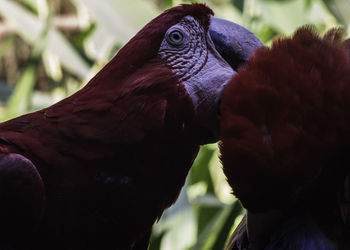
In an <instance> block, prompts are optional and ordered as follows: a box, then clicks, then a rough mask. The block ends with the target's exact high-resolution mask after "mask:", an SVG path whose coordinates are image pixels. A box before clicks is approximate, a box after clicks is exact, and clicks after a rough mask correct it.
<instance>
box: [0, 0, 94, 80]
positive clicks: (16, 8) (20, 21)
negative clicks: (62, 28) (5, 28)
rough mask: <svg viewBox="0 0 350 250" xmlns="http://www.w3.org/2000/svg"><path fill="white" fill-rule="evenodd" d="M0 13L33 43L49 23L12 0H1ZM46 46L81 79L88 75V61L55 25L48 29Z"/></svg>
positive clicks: (21, 34)
mask: <svg viewBox="0 0 350 250" xmlns="http://www.w3.org/2000/svg"><path fill="white" fill-rule="evenodd" d="M0 15H1V16H2V17H3V18H4V19H5V20H6V22H7V23H8V24H9V25H11V26H12V27H13V28H14V29H15V30H16V31H17V32H18V34H19V35H20V36H22V37H23V38H24V39H25V40H26V41H28V42H29V43H30V44H32V45H34V44H35V43H37V42H38V41H39V39H40V34H41V32H42V31H43V30H44V29H45V26H46V25H47V24H46V23H45V21H42V20H40V19H38V18H37V17H36V16H34V15H33V14H32V13H30V12H29V11H28V10H26V9H25V8H23V7H22V6H20V5H19V4H17V3H16V2H14V1H10V0H0ZM46 48H47V49H48V50H49V51H50V52H51V53H53V54H55V55H56V56H57V57H58V58H59V60H60V61H61V63H62V65H63V66H64V67H65V68H66V69H67V70H69V71H70V72H72V73H73V74H75V75H76V76H78V77H79V78H81V79H83V78H85V77H86V75H87V74H88V72H89V67H88V65H87V63H86V62H85V61H84V60H83V59H82V58H81V56H80V55H79V54H78V53H77V52H76V51H75V50H74V48H73V47H72V45H71V44H70V43H69V42H68V41H67V40H66V39H65V38H64V36H63V35H62V34H61V33H60V32H59V31H57V30H56V29H55V28H53V27H50V28H49V30H48V37H47V47H46Z"/></svg>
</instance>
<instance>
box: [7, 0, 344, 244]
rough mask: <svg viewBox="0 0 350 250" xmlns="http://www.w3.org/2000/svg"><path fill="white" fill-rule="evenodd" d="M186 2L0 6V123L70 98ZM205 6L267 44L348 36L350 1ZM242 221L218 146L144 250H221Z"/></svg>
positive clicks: (43, 1)
mask: <svg viewBox="0 0 350 250" xmlns="http://www.w3.org/2000/svg"><path fill="white" fill-rule="evenodd" d="M185 2H195V1H185V0H133V1H129V0H99V1H96V0H59V1H58V0H56V1H54V0H16V1H15V0H0V121H5V120H7V119H10V118H12V117H15V116H18V115H21V114H23V113H27V112H30V111H34V110H38V109H41V108H43V107H46V106H48V105H51V104H53V103H54V102H57V101H58V100H61V99H62V98H65V97H67V96H68V95H70V94H72V93H74V92H75V91H77V90H78V89H79V88H81V87H82V86H83V85H84V84H85V83H86V82H87V81H88V80H89V79H90V78H91V77H92V76H93V75H94V74H95V73H96V72H97V71H98V70H99V69H100V68H101V67H102V66H103V65H104V64H105V63H106V62H107V61H108V60H109V59H111V57H113V55H114V54H115V53H116V52H117V51H118V49H119V48H121V46H122V45H123V44H125V43H126V42H127V41H128V40H129V39H130V38H131V37H132V36H133V35H134V34H135V33H136V32H137V31H138V30H139V29H140V28H142V27H143V26H144V25H145V24H146V23H147V22H148V21H149V20H151V19H152V18H153V17H155V16H157V15H158V14H160V13H161V12H162V11H163V10H164V9H166V8H169V7H172V6H175V5H178V4H181V3H185ZM202 2H203V1H202ZM204 2H205V3H206V4H207V5H208V6H209V7H211V8H212V9H213V10H214V12H215V14H216V16H218V17H221V18H225V19H228V20H231V21H234V22H236V23H239V24H241V25H243V26H245V27H247V28H248V29H250V30H251V31H253V32H254V33H255V34H257V36H258V37H259V38H260V39H261V40H262V41H263V42H264V43H266V44H269V43H270V42H271V40H272V39H273V38H274V37H276V36H279V35H285V34H287V35H289V34H291V33H292V32H293V31H294V30H295V29H296V28H297V27H299V26H301V25H305V24H312V25H314V26H315V27H316V28H317V29H318V30H319V31H320V32H324V31H325V30H327V29H329V28H331V27H334V26H339V25H342V26H344V27H345V29H346V30H349V23H350V1H348V0H323V1H322V0H246V1H243V0H210V1H204ZM160 188H161V187H160ZM252 188H253V187H252ZM243 213H244V211H243V210H242V207H241V206H240V203H239V202H238V201H237V200H236V199H235V198H234V197H233V196H232V195H231V190H230V187H229V186H228V185H227V183H226V180H225V177H224V175H223V173H222V169H221V164H220V161H219V160H218V149H217V145H216V144H212V145H207V146H203V147H202V148H201V151H200V153H199V155H198V157H197V159H196V160H195V163H194V165H193V167H192V169H191V171H190V173H189V176H188V178H187V181H186V185H185V187H184V188H183V190H182V192H181V194H180V196H179V199H178V201H177V202H176V203H175V204H174V205H173V206H172V207H171V208H169V209H168V210H167V211H166V212H165V213H164V214H163V216H162V218H161V219H160V220H159V222H158V223H156V224H155V225H154V230H153V234H152V238H151V245H150V250H153V249H167V250H182V249H191V250H199V249H213V250H216V249H223V246H224V245H225V242H226V240H227V238H228V236H229V234H230V233H231V232H232V231H233V230H234V228H235V226H236V225H237V224H238V222H239V221H240V219H241V218H242V214H243Z"/></svg>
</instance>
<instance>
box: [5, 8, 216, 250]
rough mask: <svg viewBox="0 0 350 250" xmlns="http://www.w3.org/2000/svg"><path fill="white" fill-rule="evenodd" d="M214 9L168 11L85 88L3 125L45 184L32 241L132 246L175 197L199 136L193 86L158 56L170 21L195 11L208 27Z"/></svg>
mask: <svg viewBox="0 0 350 250" xmlns="http://www.w3.org/2000/svg"><path fill="white" fill-rule="evenodd" d="M210 14H212V11H211V10H210V9H208V8H207V7H205V6H204V5H201V4H193V5H182V6H179V7H175V8H173V9H170V10H168V11H166V12H165V13H163V14H162V15H160V16H159V17H157V18H155V19H154V20H153V21H151V22H150V23H149V24H148V25H146V26H145V28H144V29H142V30H141V31H140V32H139V33H138V34H137V35H136V36H135V37H134V38H133V39H131V40H130V42H129V43H128V44H127V45H126V46H125V47H123V48H122V49H121V50H120V51H119V53H118V54H117V55H116V56H115V58H114V59H113V60H112V61H111V62H110V63H108V64H107V65H106V66H105V67H104V68H103V69H102V70H101V71H100V72H99V73H98V74H97V75H96V76H95V77H94V78H93V79H92V80H91V81H90V82H89V83H88V84H87V86H86V87H84V88H83V89H82V90H80V91H79V92H77V93H76V94H74V95H72V96H71V97H69V98H67V99H65V100H63V101H61V102H59V103H57V104H55V105H53V106H51V107H49V108H46V109H43V110H41V111H38V112H35V113H31V114H28V115H24V116H21V117H19V118H16V119H13V120H10V121H7V122H5V123H3V124H1V125H0V138H3V140H2V141H1V142H3V141H6V143H4V146H5V147H6V148H7V149H8V150H9V151H10V152H12V153H19V154H21V155H23V156H25V157H26V158H28V159H30V160H31V161H32V162H33V163H34V165H35V166H36V168H37V169H38V171H39V173H40V175H41V177H42V179H43V182H44V184H45V191H46V197H47V198H46V204H45V212H44V214H43V220H42V221H41V222H40V224H39V226H38V231H37V233H36V234H35V235H31V238H32V240H33V245H32V246H30V245H29V244H28V245H26V247H27V249H29V248H30V249H37V250H40V249H50V250H54V249H60V250H62V249H65V250H69V249H75V250H77V249H101V250H102V249H129V248H130V247H131V246H132V244H133V242H135V241H136V240H137V239H138V238H140V237H143V236H144V235H145V234H147V233H148V232H149V230H150V229H151V227H152V224H153V223H154V221H155V220H156V218H159V217H160V216H161V214H162V212H163V210H164V209H165V208H167V207H169V206H170V205H171V204H172V203H173V202H174V201H175V200H176V198H177V195H178V193H179V191H180V189H181V187H182V186H183V184H184V181H185V177H186V175H187V172H188V170H189V168H190V166H191V164H192V161H193V159H194V157H195V156H196V154H197V152H198V145H199V143H198V138H199V137H200V134H199V132H198V131H197V130H196V129H195V124H194V123H195V121H194V110H193V104H192V100H191V98H190V97H189V95H188V94H187V92H186V90H185V87H184V85H183V84H181V83H180V82H179V81H178V80H177V78H176V76H175V75H174V74H173V73H172V71H171V70H170V69H168V68H167V67H166V66H165V65H164V64H163V63H162V62H161V60H160V58H158V57H157V56H156V55H157V51H158V49H159V45H160V42H161V40H162V39H163V35H164V33H165V32H166V30H167V29H168V28H169V27H170V26H172V25H174V24H175V23H177V22H178V21H179V20H180V19H182V18H183V17H184V16H187V15H192V16H194V17H196V18H197V19H198V20H199V21H200V22H201V23H202V24H203V25H205V27H206V28H208V25H209V15H210ZM1 144H2V143H1ZM1 164H2V163H1ZM18 226H20V225H18Z"/></svg>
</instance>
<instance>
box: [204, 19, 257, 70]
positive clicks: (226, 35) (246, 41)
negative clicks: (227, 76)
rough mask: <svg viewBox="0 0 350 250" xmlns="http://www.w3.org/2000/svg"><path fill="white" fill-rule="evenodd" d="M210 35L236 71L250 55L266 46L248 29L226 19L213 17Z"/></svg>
mask: <svg viewBox="0 0 350 250" xmlns="http://www.w3.org/2000/svg"><path fill="white" fill-rule="evenodd" d="M209 34H210V37H211V39H212V40H213V42H214V44H215V48H216V50H217V51H218V52H219V53H220V55H221V56H222V57H223V58H224V59H225V60H226V61H227V62H228V63H229V64H230V65H231V67H232V68H233V69H234V70H235V71H236V70H237V68H238V67H239V66H240V65H241V64H242V63H244V62H246V61H248V58H249V55H250V54H251V53H252V52H253V51H254V50H255V49H256V48H259V47H261V46H263V45H264V44H263V43H262V42H261V41H260V40H259V38H257V37H256V36H255V35H254V34H253V33H252V32H250V31H249V30H247V29H246V28H244V27H242V26H240V25H238V24H235V23H232V22H229V21H227V20H224V19H220V18H215V17H213V16H212V17H211V21H210V26H209Z"/></svg>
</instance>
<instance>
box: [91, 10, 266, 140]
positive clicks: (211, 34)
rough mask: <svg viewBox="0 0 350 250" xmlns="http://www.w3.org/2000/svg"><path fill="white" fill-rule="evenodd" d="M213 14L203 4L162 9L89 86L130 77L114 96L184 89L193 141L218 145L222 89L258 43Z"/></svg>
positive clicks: (236, 27) (243, 30) (256, 39)
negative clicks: (162, 85)
mask: <svg viewBox="0 0 350 250" xmlns="http://www.w3.org/2000/svg"><path fill="white" fill-rule="evenodd" d="M213 15H214V13H213V12H212V10H211V9H209V8H208V7H206V6H205V5H203V4H184V5H181V6H177V7H174V8H171V9H169V10H167V11H165V12H164V13H163V14H161V15H160V16H158V17H156V18H155V19H153V20H152V21H151V22H150V23H148V24H147V25H146V26H145V27H144V28H143V29H142V30H140V31H139V32H138V33H137V34H136V35H135V36H134V37H133V38H132V39H131V40H130V41H129V42H128V43H127V44H126V45H125V46H124V47H123V48H122V49H121V50H120V51H119V52H118V54H117V55H116V56H115V57H114V58H113V59H112V61H111V62H110V63H109V64H108V65H107V66H106V67H105V68H104V69H103V70H102V71H100V72H99V73H98V74H97V75H96V76H95V79H93V80H92V81H91V82H90V85H94V83H97V82H98V84H99V85H101V82H105V83H106V82H112V81H113V79H125V78H130V77H129V76H131V75H132V79H131V80H130V81H127V82H128V85H125V86H121V85H123V83H119V85H118V91H119V90H122V92H123V93H116V94H117V95H118V96H120V95H127V94H128V93H131V92H132V91H135V90H146V89H148V90H149V89H151V88H156V87H155V85H156V82H158V83H159V82H162V81H163V82H167V84H169V85H170V84H178V85H182V86H183V87H184V88H185V91H186V93H187V95H188V96H189V97H190V99H191V102H192V106H193V112H194V119H193V123H192V124H191V126H192V131H193V134H197V136H196V138H197V142H198V143H199V144H206V143H211V142H215V141H217V139H218V134H219V133H218V131H219V120H218V117H217V114H218V111H219V102H220V99H221V97H222V94H223V90H224V88H225V86H226V84H227V83H228V81H229V80H230V79H231V78H232V76H233V75H234V74H235V72H236V70H237V68H238V67H239V66H240V65H241V64H242V63H243V62H245V61H246V60H247V59H248V57H249V54H250V53H251V52H252V51H253V50H254V49H255V48H257V47H260V46H262V43H261V42H260V40H259V39H258V38H257V37H256V36H255V35H254V34H253V33H252V32H250V31H249V30H247V29H245V28H243V27H241V26H239V25H237V24H235V23H232V22H229V21H226V20H222V19H218V18H215V17H213ZM159 65H161V66H162V67H161V68H163V67H164V66H165V67H166V68H167V69H168V70H169V72H168V75H167V76H166V77H169V74H170V75H172V76H173V78H172V79H168V80H166V79H165V75H166V74H164V72H163V69H160V67H159ZM146 68H147V70H148V72H147V74H145V69H146ZM149 71H151V72H149ZM161 72H162V73H161ZM101 78H104V79H101ZM136 78H137V79H136ZM135 79H136V80H135ZM148 79H151V80H149V81H148ZM155 80H156V81H155ZM130 82H132V83H131V84H130ZM112 83H113V82H112ZM112 88H114V87H112ZM101 92H102V91H101ZM184 112H187V111H184Z"/></svg>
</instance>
